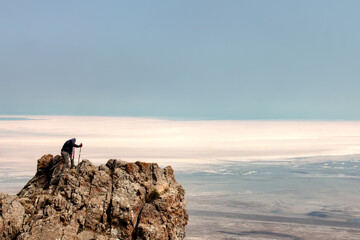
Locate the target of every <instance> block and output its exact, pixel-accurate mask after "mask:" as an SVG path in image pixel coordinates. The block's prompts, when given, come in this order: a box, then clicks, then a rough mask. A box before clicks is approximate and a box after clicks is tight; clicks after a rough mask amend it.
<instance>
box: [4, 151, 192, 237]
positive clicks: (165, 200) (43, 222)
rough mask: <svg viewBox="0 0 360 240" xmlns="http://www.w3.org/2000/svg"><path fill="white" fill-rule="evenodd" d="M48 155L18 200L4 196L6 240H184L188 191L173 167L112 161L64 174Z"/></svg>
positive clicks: (84, 163)
mask: <svg viewBox="0 0 360 240" xmlns="http://www.w3.org/2000/svg"><path fill="white" fill-rule="evenodd" d="M62 165H63V162H62V158H61V157H60V156H55V157H53V156H52V155H44V156H43V157H42V158H41V159H39V160H38V168H37V172H36V174H35V176H34V177H33V178H32V179H31V180H30V181H29V182H28V183H27V184H26V185H25V187H24V188H23V189H22V190H21V191H20V192H19V193H18V195H17V196H12V195H7V194H0V238H1V239H18V240H23V239H24V240H25V239H29V240H32V239H34V240H35V239H46V240H52V239H54V240H55V239H62V240H65V239H79V240H82V239H84V240H85V239H97V240H105V239H112V240H115V239H184V238H185V226H186V224H187V221H188V215H187V213H186V210H185V205H186V200H185V198H184V194H185V192H184V189H183V188H182V187H181V185H180V184H179V183H177V182H176V181H175V178H174V173H173V170H172V168H171V167H170V166H168V167H166V168H164V169H162V168H160V167H159V166H158V165H157V164H155V163H152V164H149V163H143V162H136V163H127V162H124V161H121V160H116V159H111V160H109V161H108V162H107V163H106V165H104V164H102V165H101V166H100V167H96V166H94V165H93V164H92V163H91V162H90V161H89V160H83V161H82V162H81V163H80V164H79V165H78V166H77V168H76V169H68V168H66V169H65V171H64V172H62V171H61V169H62Z"/></svg>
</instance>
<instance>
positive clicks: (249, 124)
mask: <svg viewBox="0 0 360 240" xmlns="http://www.w3.org/2000/svg"><path fill="white" fill-rule="evenodd" d="M72 137H76V138H77V139H78V141H77V142H78V143H80V142H82V143H83V144H84V147H83V149H82V152H81V159H89V160H91V161H92V162H93V163H94V164H95V165H100V164H103V163H106V161H107V160H108V159H111V158H117V159H122V160H125V161H146V162H156V163H158V164H159V165H160V166H166V165H171V166H172V167H173V168H174V169H175V175H176V178H177V180H178V181H179V182H180V183H181V184H182V185H183V186H184V188H185V190H186V198H187V199H188V211H189V214H190V221H189V225H188V227H187V229H188V235H187V238H188V239H209V238H211V237H216V239H274V238H275V239H358V238H359V237H360V230H359V229H360V223H358V221H359V219H360V207H358V206H357V203H358V202H359V201H360V188H359V187H358V181H359V178H360V174H359V168H360V155H359V153H360V146H359V144H358V143H359V140H360V122H350V121H180V120H167V119H154V118H132V117H79V116H77V117H72V116H0V191H1V192H8V193H16V192H17V191H18V190H19V189H20V188H21V187H22V186H23V185H24V184H25V183H26V182H27V181H28V180H29V179H30V178H31V177H32V176H33V175H34V173H35V171H36V160H37V159H39V158H40V157H41V156H42V155H43V154H47V153H51V154H53V155H56V154H60V149H61V146H62V144H63V143H64V142H65V141H66V140H67V139H69V138H72ZM77 159H78V151H77V152H76V156H75V161H76V162H77ZM304 219H305V220H304ZM285 222H288V223H285ZM214 223H217V226H218V227H211V228H209V225H211V226H213V225H214ZM304 223H305V224H304ZM311 232H313V234H311ZM314 237H315V238H314Z"/></svg>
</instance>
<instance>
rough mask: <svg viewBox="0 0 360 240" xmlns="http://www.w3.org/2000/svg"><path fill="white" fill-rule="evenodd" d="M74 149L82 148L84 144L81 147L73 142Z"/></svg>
mask: <svg viewBox="0 0 360 240" xmlns="http://www.w3.org/2000/svg"><path fill="white" fill-rule="evenodd" d="M72 145H73V147H76V148H81V147H82V143H80V144H79V145H77V144H75V143H74V142H72Z"/></svg>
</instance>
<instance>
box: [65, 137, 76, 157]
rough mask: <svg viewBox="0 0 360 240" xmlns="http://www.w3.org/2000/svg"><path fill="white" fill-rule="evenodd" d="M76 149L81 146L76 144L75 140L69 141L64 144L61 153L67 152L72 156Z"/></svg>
mask: <svg viewBox="0 0 360 240" xmlns="http://www.w3.org/2000/svg"><path fill="white" fill-rule="evenodd" d="M74 147H76V148H79V147H80V146H79V145H76V144H75V140H74V139H69V140H67V141H66V142H65V143H64V146H63V147H62V149H61V151H64V152H67V153H69V154H70V155H72V152H73V148H74Z"/></svg>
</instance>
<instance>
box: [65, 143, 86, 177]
mask: <svg viewBox="0 0 360 240" xmlns="http://www.w3.org/2000/svg"><path fill="white" fill-rule="evenodd" d="M75 142H76V138H72V139H69V140H67V141H66V142H65V143H64V145H63V147H62V148H61V156H62V157H63V159H64V165H63V168H62V170H64V169H65V167H67V166H69V159H71V168H75V165H74V158H73V157H72V154H73V148H74V147H76V148H81V147H82V146H83V145H82V143H80V145H77V144H75Z"/></svg>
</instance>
